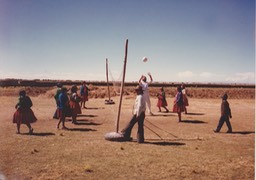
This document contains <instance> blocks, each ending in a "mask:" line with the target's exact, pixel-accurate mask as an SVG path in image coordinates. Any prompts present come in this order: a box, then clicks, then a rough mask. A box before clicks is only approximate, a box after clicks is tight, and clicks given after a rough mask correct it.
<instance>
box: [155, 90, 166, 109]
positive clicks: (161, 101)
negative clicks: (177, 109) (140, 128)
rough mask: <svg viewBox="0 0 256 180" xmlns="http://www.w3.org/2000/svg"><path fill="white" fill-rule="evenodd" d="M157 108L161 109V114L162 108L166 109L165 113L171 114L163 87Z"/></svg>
mask: <svg viewBox="0 0 256 180" xmlns="http://www.w3.org/2000/svg"><path fill="white" fill-rule="evenodd" d="M157 98H158V101H157V107H158V108H159V112H161V107H163V108H164V109H165V112H169V110H168V109H167V107H166V106H168V104H167V101H166V97H165V92H164V88H163V87H161V89H160V92H159V93H157Z"/></svg>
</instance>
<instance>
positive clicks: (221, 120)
mask: <svg viewBox="0 0 256 180" xmlns="http://www.w3.org/2000/svg"><path fill="white" fill-rule="evenodd" d="M224 122H226V124H227V126H228V131H229V132H232V126H231V124H230V121H229V117H228V116H221V117H220V120H219V124H218V126H217V129H216V131H217V132H219V131H220V130H221V128H222V126H223V124H224Z"/></svg>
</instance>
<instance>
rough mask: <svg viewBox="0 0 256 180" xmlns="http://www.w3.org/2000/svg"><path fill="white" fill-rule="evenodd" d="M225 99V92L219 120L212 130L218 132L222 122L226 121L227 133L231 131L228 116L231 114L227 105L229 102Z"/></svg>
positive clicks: (226, 97) (230, 116)
mask: <svg viewBox="0 0 256 180" xmlns="http://www.w3.org/2000/svg"><path fill="white" fill-rule="evenodd" d="M227 99H228V95H227V94H226V93H225V94H224V95H223V97H222V103H221V116H220V120H219V123H218V126H217V128H216V130H214V132H215V133H218V132H220V130H221V128H222V126H223V124H224V122H226V124H227V127H228V131H227V133H232V126H231V123H230V121H229V118H232V115H231V109H230V107H229V103H228V101H227Z"/></svg>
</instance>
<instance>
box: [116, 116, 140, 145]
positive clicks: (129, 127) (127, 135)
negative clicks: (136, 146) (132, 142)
mask: <svg viewBox="0 0 256 180" xmlns="http://www.w3.org/2000/svg"><path fill="white" fill-rule="evenodd" d="M144 119H145V112H142V113H141V114H140V116H139V117H138V118H137V117H136V115H134V116H133V117H132V119H131V120H130V122H129V123H128V124H127V126H126V127H125V128H124V129H123V130H122V131H121V132H122V133H123V134H124V137H125V138H130V136H131V132H132V128H133V126H134V125H135V124H136V122H138V132H137V141H138V143H143V142H144Z"/></svg>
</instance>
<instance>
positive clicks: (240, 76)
mask: <svg viewBox="0 0 256 180" xmlns="http://www.w3.org/2000/svg"><path fill="white" fill-rule="evenodd" d="M225 80H226V81H228V82H236V83H241V82H242V83H255V73H254V72H245V73H236V74H235V75H233V76H229V77H226V79H225Z"/></svg>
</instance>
